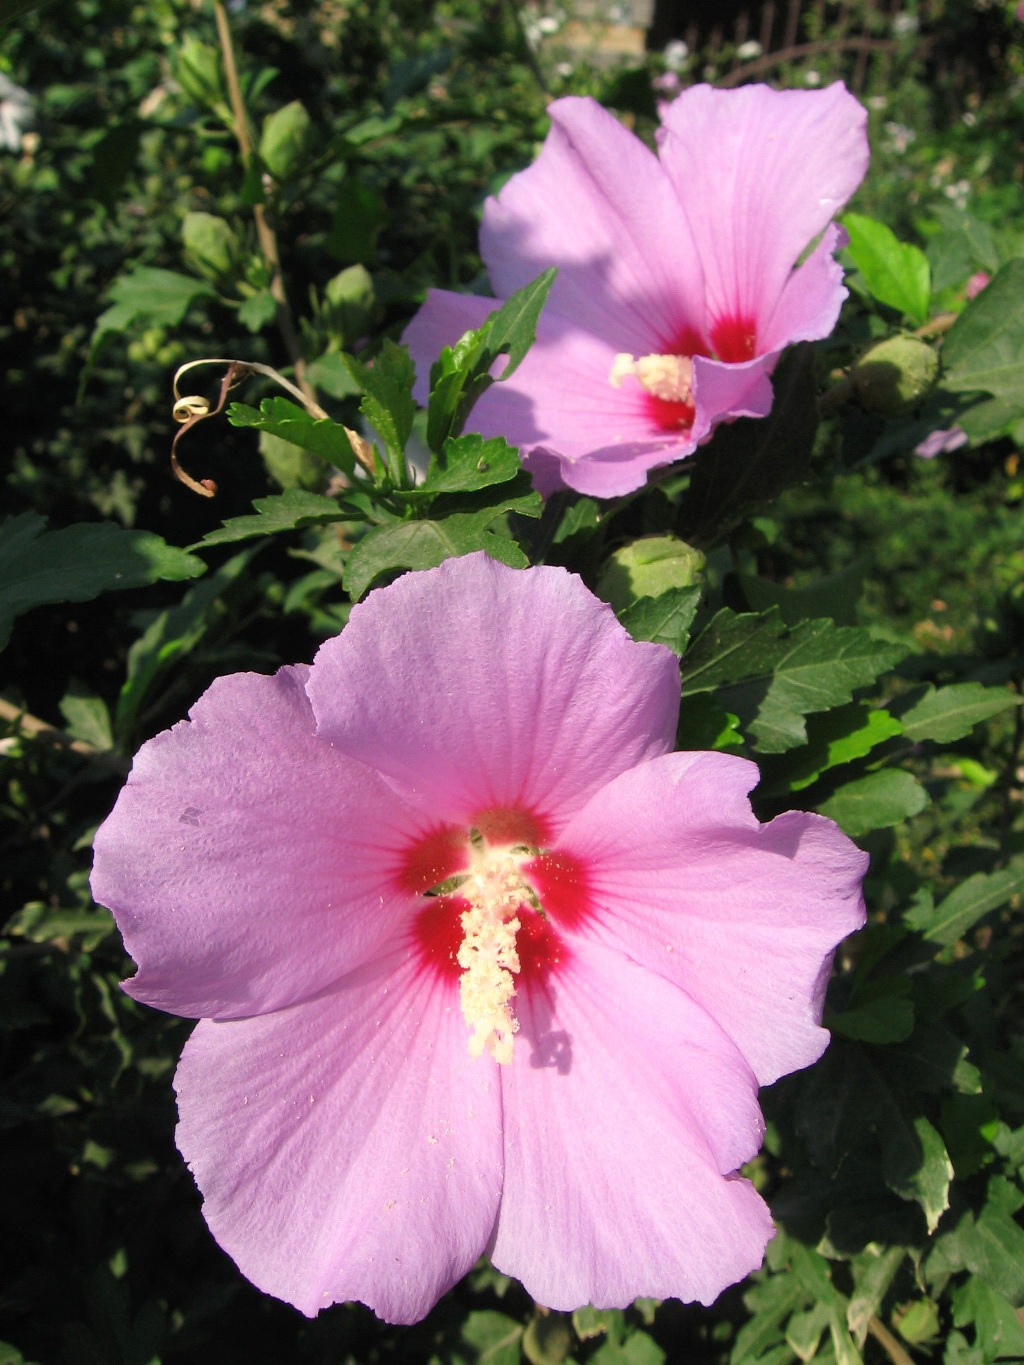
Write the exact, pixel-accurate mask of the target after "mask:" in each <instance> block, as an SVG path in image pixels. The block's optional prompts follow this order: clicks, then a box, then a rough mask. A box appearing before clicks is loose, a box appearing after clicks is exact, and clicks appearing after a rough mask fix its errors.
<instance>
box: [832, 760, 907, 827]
mask: <svg viewBox="0 0 1024 1365" xmlns="http://www.w3.org/2000/svg"><path fill="white" fill-rule="evenodd" d="M927 804H928V793H927V792H926V791H925V789H924V787H922V786H921V784H920V782H918V780H917V778H916V777H914V776H913V775H912V774H911V773H908V772H904V771H903V769H902V768H882V769H880V770H879V771H878V772H874V773H867V774H866V775H865V776H864V777H858V778H857V779H856V780H855V781H853V782H847V783H845V785H844V786H842V787H840V788H839V790H838V791H837V792H835V793H834V794H833V795H832V796H830V797H829V798H828V800H827V801H822V802H821V804H820V805H819V806H818V810H819V811H820V812H821V814H822V815H827V816H828V817H829V819H830V820H834V821H835V822H836V824H837V825H838V826H839V827H840V829H842V830H843V831H845V833H847V834H848V835H849V836H850V838H851V839H859V838H860V837H861V836H862V835H864V834H870V833H871V831H872V830H875V829H888V828H889V827H890V826H891V825H898V824H899V823H900V822H901V821H902V820H909V819H910V818H911V817H912V816H914V815H918V814H919V813H920V812H921V811H923V810H924V808H925V806H927Z"/></svg>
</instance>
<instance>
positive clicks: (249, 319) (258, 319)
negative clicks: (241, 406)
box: [238, 289, 315, 383]
mask: <svg viewBox="0 0 1024 1365" xmlns="http://www.w3.org/2000/svg"><path fill="white" fill-rule="evenodd" d="M276 316H277V300H276V299H275V298H274V296H273V294H272V293H271V292H270V290H269V289H261V290H260V291H259V293H257V294H250V295H249V297H248V298H247V299H243V300H242V304H241V307H240V308H239V310H238V321H239V322H240V323H241V324H242V326H243V327H245V328H246V329H247V330H248V331H250V332H262V331H263V328H264V327H266V326H267V324H268V323H271V322H273V321H274V318H275V317H276ZM310 382H311V383H313V382H315V381H313V380H311V381H310Z"/></svg>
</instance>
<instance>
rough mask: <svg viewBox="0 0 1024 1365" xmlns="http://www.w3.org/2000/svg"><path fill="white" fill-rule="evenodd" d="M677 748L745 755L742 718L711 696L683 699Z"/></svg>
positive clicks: (702, 695)
mask: <svg viewBox="0 0 1024 1365" xmlns="http://www.w3.org/2000/svg"><path fill="white" fill-rule="evenodd" d="M676 745H677V747H678V748H680V749H687V750H699V749H719V750H721V751H722V752H724V753H737V754H739V753H744V752H745V751H746V747H747V746H746V742H745V740H744V738H743V736H742V734H741V733H740V718H739V716H736V715H733V713H732V712H731V711H726V710H725V709H724V708H723V707H721V706H719V705H718V703H717V702H716V701H715V699H714V697H713V696H712V695H711V694H710V693H708V692H700V693H698V694H697V695H696V696H693V697H684V698H683V700H682V702H681V704H680V707H679V725H678V727H677V730H676Z"/></svg>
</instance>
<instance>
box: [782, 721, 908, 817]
mask: <svg viewBox="0 0 1024 1365" xmlns="http://www.w3.org/2000/svg"><path fill="white" fill-rule="evenodd" d="M902 731H903V726H902V725H901V724H900V722H899V721H898V720H897V719H896V717H895V716H893V715H890V713H889V712H888V711H885V710H873V709H872V708H871V707H870V706H869V705H868V704H867V703H866V702H850V704H849V705H848V706H837V707H836V708H835V709H834V710H832V711H824V712H821V713H820V714H818V715H814V716H811V717H809V718H808V721H807V737H808V738H807V744H806V745H804V747H803V748H800V749H790V750H789V751H788V752H787V754H786V755H785V757H784V758H780V759H775V760H771V759H769V760H768V761H767V762H766V764H765V765H764V766H763V767H762V784H763V786H762V790H763V791H764V792H765V793H771V794H772V795H776V794H782V793H785V792H795V791H802V790H803V789H804V788H805V787H809V786H811V784H812V783H813V782H816V781H817V780H818V778H819V777H820V776H821V775H822V773H825V772H828V771H829V770H830V769H832V768H838V767H840V766H842V765H843V764H844V763H853V762H855V761H856V760H857V759H858V758H865V757H866V756H867V755H868V754H869V753H870V752H871V751H872V749H876V748H877V747H878V746H879V745H880V744H884V743H885V742H886V741H887V740H889V739H893V738H894V737H895V736H896V735H899V734H901V733H902Z"/></svg>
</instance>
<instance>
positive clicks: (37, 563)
mask: <svg viewBox="0 0 1024 1365" xmlns="http://www.w3.org/2000/svg"><path fill="white" fill-rule="evenodd" d="M45 526H46V521H45V520H44V518H43V517H40V516H37V515H36V513H35V512H23V513H22V514H21V515H20V516H17V517H8V518H7V520H6V521H4V522H3V523H2V524H0V649H3V647H4V646H5V645H6V644H7V641H8V640H9V639H10V634H11V626H12V624H13V622H14V618H15V617H16V616H20V615H21V614H22V612H26V611H30V610H31V609H32V608H33V607H38V606H42V605H44V604H45V603H49V602H87V601H89V600H90V599H91V598H93V597H99V596H100V594H101V593H104V592H111V591H113V590H115V589H118V590H120V589H123V588H140V587H144V586H146V585H148V584H150V583H156V582H158V581H159V580H160V579H169V580H171V581H172V582H180V581H181V580H182V579H185V578H198V577H199V575H200V574H202V573H205V572H206V565H205V564H204V563H203V561H202V560H201V559H197V558H196V557H195V556H194V555H190V554H189V553H188V552H187V551H185V550H179V549H178V548H177V547H176V546H173V545H168V544H167V542H166V541H164V540H162V539H161V538H160V536H157V535H154V534H153V533H152V532H151V531H125V530H123V529H122V528H121V527H120V526H114V525H113V524H112V523H110V522H101V523H100V524H98V525H94V524H84V523H82V524H79V525H77V526H67V527H65V528H64V529H63V530H61V531H46V530H44V527H45Z"/></svg>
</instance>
